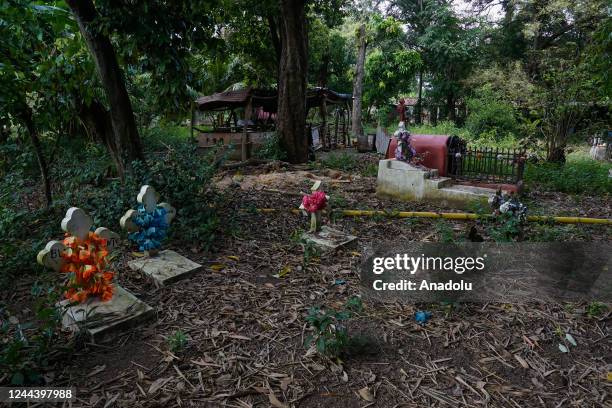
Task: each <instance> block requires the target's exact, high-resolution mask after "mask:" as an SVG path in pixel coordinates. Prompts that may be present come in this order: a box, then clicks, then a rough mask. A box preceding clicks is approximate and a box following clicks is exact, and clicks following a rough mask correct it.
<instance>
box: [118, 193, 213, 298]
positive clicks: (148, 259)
mask: <svg viewBox="0 0 612 408" xmlns="http://www.w3.org/2000/svg"><path fill="white" fill-rule="evenodd" d="M136 199H137V201H138V203H139V206H138V209H136V210H128V211H127V212H126V213H125V215H124V216H123V217H121V220H120V222H119V223H120V224H121V227H122V228H123V229H125V230H126V231H128V233H129V236H128V237H129V238H130V240H131V241H133V242H135V243H136V244H137V245H138V249H139V250H140V251H143V252H144V253H145V256H144V257H142V258H139V259H134V260H132V261H130V262H128V266H129V267H130V268H131V269H132V270H135V271H140V272H142V273H144V274H145V275H147V276H149V277H150V278H151V279H153V282H154V283H155V285H156V286H157V287H161V286H164V285H167V284H169V283H171V282H175V281H177V280H180V279H184V278H186V277H188V276H189V275H191V274H193V273H195V272H197V271H199V270H201V269H202V265H200V264H197V263H195V262H193V261H191V260H190V259H187V258H185V257H184V256H182V255H180V254H178V253H177V252H175V251H171V250H168V249H166V250H161V251H160V248H161V244H162V242H163V240H164V239H165V238H166V233H167V229H168V227H169V226H170V223H171V222H172V220H173V219H174V217H175V216H176V210H175V209H174V207H172V206H171V205H170V204H168V203H159V204H158V201H159V194H158V193H157V192H156V191H155V189H154V188H153V187H152V186H148V185H144V186H142V187H141V188H140V192H139V193H138V196H137V197H136Z"/></svg>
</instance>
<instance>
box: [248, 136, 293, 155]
mask: <svg viewBox="0 0 612 408" xmlns="http://www.w3.org/2000/svg"><path fill="white" fill-rule="evenodd" d="M255 157H256V158H258V159H267V160H285V159H286V158H287V152H285V151H284V150H283V148H282V147H281V144H280V138H279V137H278V134H277V133H274V134H273V135H272V136H271V137H268V138H267V139H266V140H265V142H264V144H263V146H261V147H260V148H259V149H258V150H257V151H256V152H255Z"/></svg>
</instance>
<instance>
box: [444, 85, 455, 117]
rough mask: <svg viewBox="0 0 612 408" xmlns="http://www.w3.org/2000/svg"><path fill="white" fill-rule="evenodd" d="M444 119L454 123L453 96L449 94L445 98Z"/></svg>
mask: <svg viewBox="0 0 612 408" xmlns="http://www.w3.org/2000/svg"><path fill="white" fill-rule="evenodd" d="M446 110H447V112H446V117H447V118H448V120H450V121H452V122H454V121H455V95H454V94H453V93H452V92H451V93H449V94H448V95H447V96H446Z"/></svg>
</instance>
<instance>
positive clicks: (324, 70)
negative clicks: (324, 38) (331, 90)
mask: <svg viewBox="0 0 612 408" xmlns="http://www.w3.org/2000/svg"><path fill="white" fill-rule="evenodd" d="M330 59H331V57H330V55H329V54H328V53H325V55H323V61H322V62H321V67H320V68H319V78H318V83H319V86H320V87H321V88H327V77H328V75H329V62H330Z"/></svg>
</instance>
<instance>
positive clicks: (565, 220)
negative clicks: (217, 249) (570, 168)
mask: <svg viewBox="0 0 612 408" xmlns="http://www.w3.org/2000/svg"><path fill="white" fill-rule="evenodd" d="M276 211H278V210H277V209H275V208H259V209H257V212H260V213H272V212H276ZM290 211H291V212H292V213H293V214H299V213H300V210H299V209H292V210H290ZM336 211H337V212H339V213H340V214H342V215H344V216H347V217H372V216H384V217H395V218H443V219H446V220H476V219H478V218H490V217H491V216H490V215H479V214H474V213H438V212H431V211H381V210H336ZM527 221H531V222H556V223H559V224H599V225H612V219H607V218H586V217H547V216H542V215H530V216H528V217H527Z"/></svg>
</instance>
